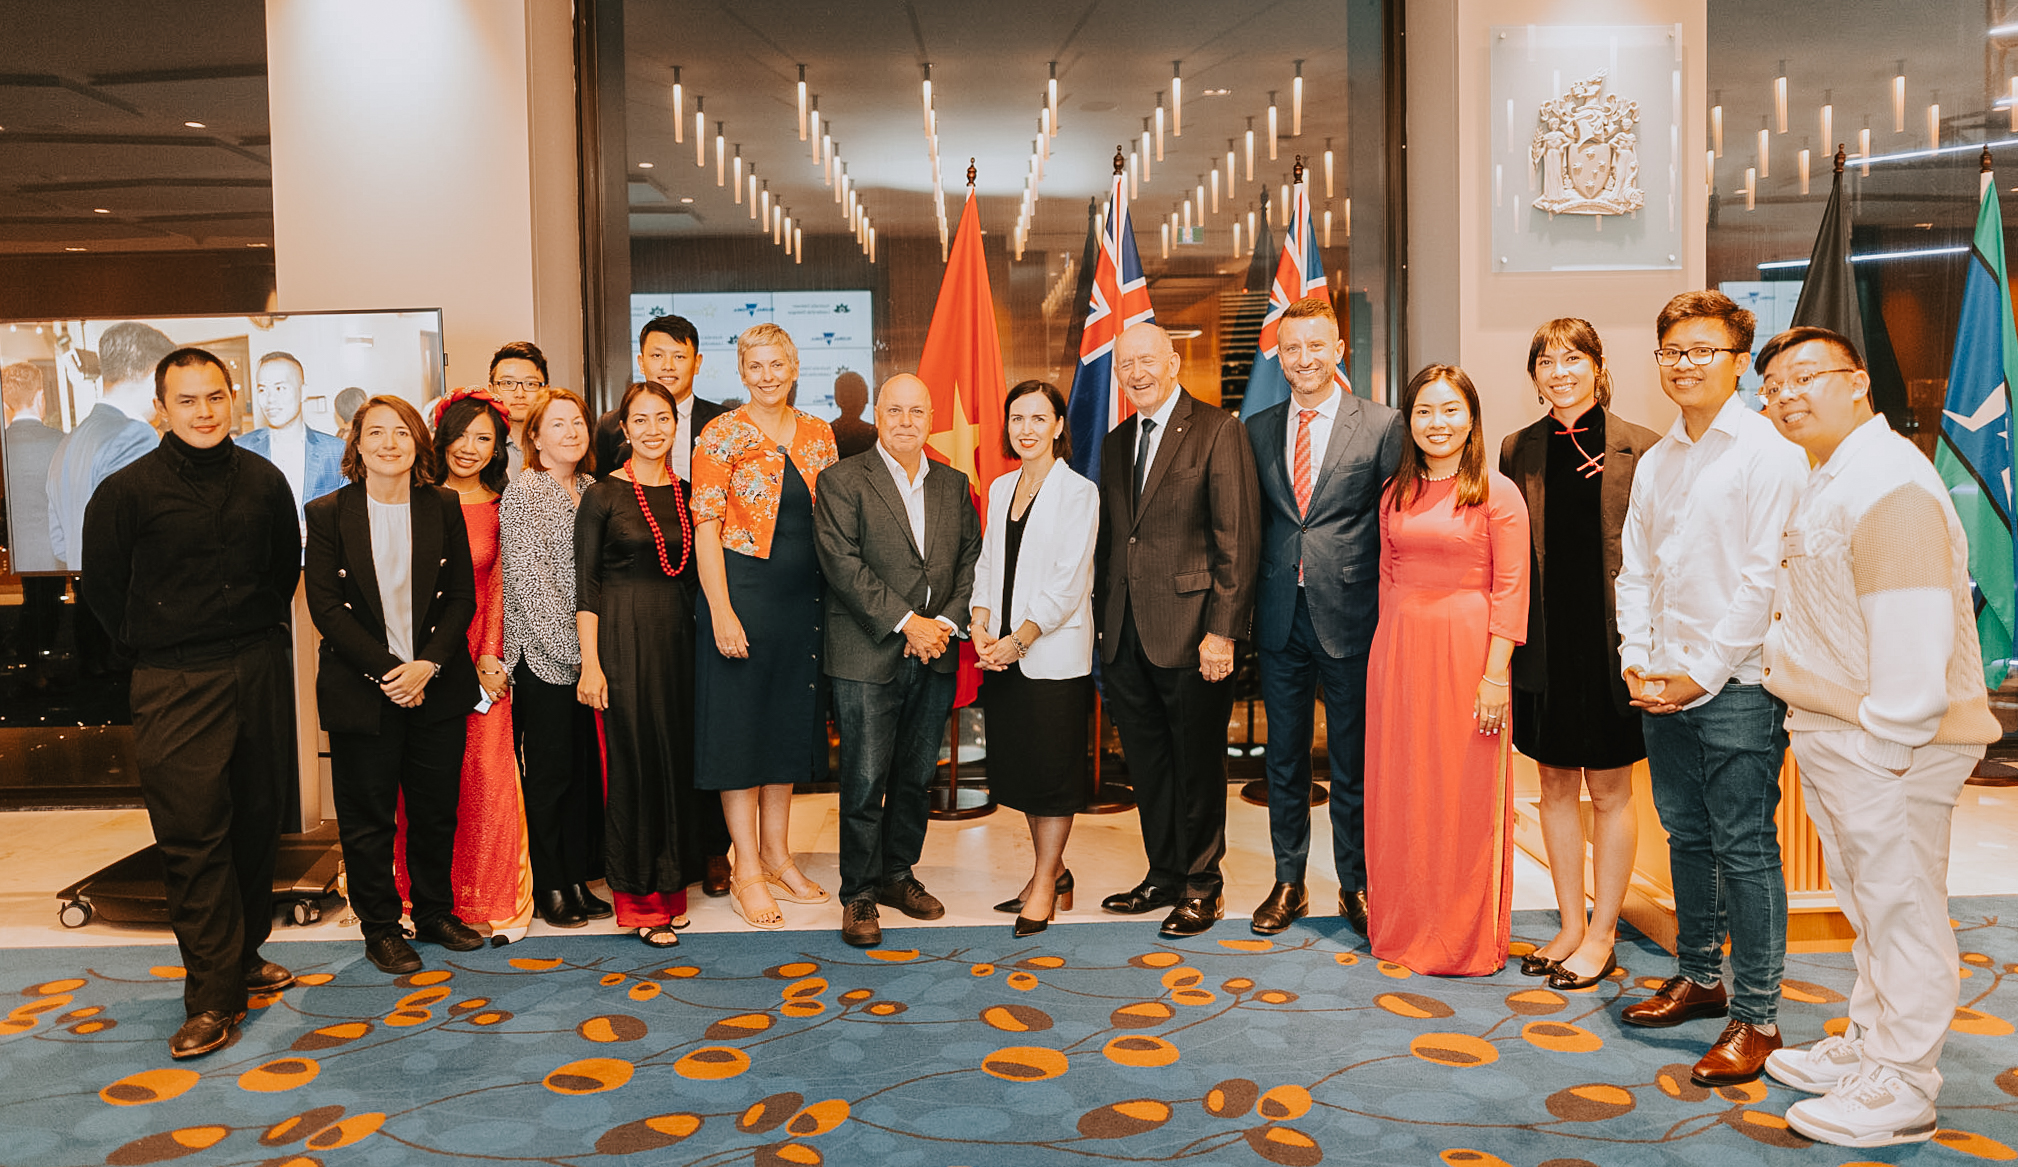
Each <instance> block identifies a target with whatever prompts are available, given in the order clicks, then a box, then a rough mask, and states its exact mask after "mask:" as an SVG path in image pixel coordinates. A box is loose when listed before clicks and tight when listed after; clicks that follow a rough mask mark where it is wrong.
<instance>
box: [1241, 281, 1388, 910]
mask: <svg viewBox="0 0 2018 1167" xmlns="http://www.w3.org/2000/svg"><path fill="white" fill-rule="evenodd" d="M1276 345H1277V351H1278V352H1280V353H1281V355H1282V372H1283V375H1284V376H1286V377H1288V378H1289V389H1290V400H1288V401H1284V402H1281V403H1280V404H1277V405H1272V406H1270V407H1268V408H1267V409H1264V410H1262V411H1261V412H1260V413H1257V414H1255V415H1254V417H1253V418H1252V419H1250V420H1249V421H1248V423H1247V436H1248V440H1249V441H1251V442H1252V443H1253V445H1254V464H1255V466H1256V467H1257V468H1258V469H1259V471H1260V475H1261V513H1262V521H1263V524H1264V528H1265V529H1264V531H1263V534H1262V562H1261V584H1260V588H1259V593H1260V594H1259V596H1258V597H1257V599H1256V601H1255V620H1254V623H1255V637H1254V643H1255V647H1256V648H1257V649H1259V650H1260V664H1261V701H1262V704H1263V706H1264V707H1265V708H1266V709H1267V710H1268V834H1269V843H1270V845H1271V847H1272V849H1273V850H1274V852H1275V887H1274V889H1273V890H1271V891H1270V892H1269V893H1268V898H1267V899H1266V900H1263V901H1262V903H1261V906H1260V907H1257V908H1256V909H1254V920H1253V924H1252V927H1253V929H1254V930H1255V931H1256V932H1258V933H1260V934H1262V935H1264V936H1266V935H1272V934H1274V933H1277V932H1280V931H1282V930H1283V929H1284V928H1287V927H1289V926H1290V925H1291V924H1292V923H1295V922H1296V920H1297V919H1299V918H1301V917H1302V916H1304V915H1306V914H1307V913H1308V912H1309V911H1310V895H1309V893H1308V892H1307V891H1306V890H1305V888H1304V883H1303V873H1304V866H1305V863H1306V860H1307V858H1308V856H1309V854H1310V740H1311V729H1312V717H1311V710H1312V705H1313V703H1314V702H1315V701H1316V699H1317V691H1318V688H1319V686H1320V685H1322V687H1323V689H1324V716H1325V752H1326V753H1327V754H1328V755H1329V756H1330V758H1331V857H1332V865H1333V869H1334V870H1335V871H1336V872H1337V874H1338V911H1339V914H1340V915H1342V916H1344V917H1345V918H1346V921H1347V922H1348V923H1350V924H1351V925H1352V926H1353V927H1354V928H1357V929H1359V931H1361V932H1362V933H1363V932H1365V931H1366V798H1365V783H1366V662H1367V652H1368V650H1369V649H1370V648H1371V647H1372V645H1373V629H1374V625H1375V624H1377V623H1378V622H1379V619H1380V492H1381V487H1382V484H1384V483H1385V482H1386V481H1387V479H1388V476H1389V475H1391V474H1393V473H1394V468H1395V464H1396V463H1397V462H1399V461H1400V459H1401V443H1402V442H1404V441H1406V440H1407V438H1406V436H1405V435H1404V434H1403V432H1402V425H1401V414H1399V413H1397V412H1396V411H1395V410H1394V409H1392V408H1390V407H1388V406H1386V405H1381V404H1379V403H1377V402H1373V401H1366V400H1363V399H1361V398H1358V397H1355V396H1353V395H1352V394H1351V393H1350V392H1346V391H1345V390H1344V389H1343V388H1342V387H1341V386H1340V385H1339V384H1337V383H1336V382H1335V381H1334V380H1333V375H1334V374H1335V373H1336V371H1337V369H1338V363H1339V361H1340V360H1341V359H1343V358H1344V356H1345V342H1344V341H1342V340H1340V339H1339V335H1338V317H1337V316H1336V315H1334V314H1333V313H1332V310H1331V304H1330V303H1329V302H1328V301H1326V300H1324V299H1322V298H1320V297H1315V296H1312V297H1307V298H1305V299H1302V300H1298V301H1296V302H1295V303H1293V304H1291V305H1290V306H1289V307H1288V308H1287V309H1285V310H1284V311H1283V313H1282V317H1281V321H1280V323H1279V324H1278V325H1277V332H1276Z"/></svg>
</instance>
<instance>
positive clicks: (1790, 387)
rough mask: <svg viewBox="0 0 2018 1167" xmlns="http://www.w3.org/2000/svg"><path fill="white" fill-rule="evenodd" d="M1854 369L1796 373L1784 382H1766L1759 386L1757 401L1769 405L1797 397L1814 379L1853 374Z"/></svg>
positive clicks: (1806, 389) (1804, 391)
mask: <svg viewBox="0 0 2018 1167" xmlns="http://www.w3.org/2000/svg"><path fill="white" fill-rule="evenodd" d="M1856 371H1857V370H1855V369H1816V370H1815V371H1814V372H1812V373H1796V374H1794V375H1793V376H1791V377H1789V378H1787V379H1786V380H1784V381H1767V382H1766V383H1765V384H1763V385H1760V386H1759V400H1760V401H1763V402H1765V403H1766V404H1767V405H1771V404H1772V403H1773V402H1775V401H1778V400H1780V399H1781V398H1782V397H1798V396H1800V395H1801V394H1804V393H1806V392H1807V391H1808V386H1810V385H1813V384H1814V383H1815V378H1817V377H1826V376H1828V375H1829V374H1830V373H1854V372H1856Z"/></svg>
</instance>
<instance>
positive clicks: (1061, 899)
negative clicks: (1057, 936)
mask: <svg viewBox="0 0 2018 1167" xmlns="http://www.w3.org/2000/svg"><path fill="white" fill-rule="evenodd" d="M1051 886H1052V889H1053V894H1054V895H1055V896H1056V897H1057V899H1056V901H1055V904H1056V906H1055V909H1054V911H1057V912H1069V911H1071V910H1072V872H1071V871H1069V870H1068V871H1066V872H1065V873H1064V874H1063V875H1060V876H1059V877H1058V882H1057V883H1055V884H1053V885H1051ZM995 910H996V911H998V912H1001V913H1003V914H1004V915H1009V916H1014V915H1020V914H1021V913H1022V911H1023V897H1022V896H1017V897H1016V898H1015V899H1013V900H1003V901H1002V902H1001V903H999V904H996V905H995ZM1037 931H1040V932H1041V931H1043V929H1042V928H1039V929H1037Z"/></svg>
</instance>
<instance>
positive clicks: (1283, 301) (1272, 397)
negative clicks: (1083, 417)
mask: <svg viewBox="0 0 2018 1167" xmlns="http://www.w3.org/2000/svg"><path fill="white" fill-rule="evenodd" d="M1324 294H1325V281H1324V258H1323V257H1322V256H1321V255H1319V254H1318V250H1317V232H1316V231H1315V230H1313V229H1312V225H1311V220H1310V188H1309V185H1308V184H1306V183H1303V182H1298V183H1297V184H1296V186H1295V188H1294V190H1293V191H1292V193H1291V194H1290V196H1289V233H1288V234H1286V235H1284V236H1283V237H1282V259H1281V261H1280V262H1278V263H1277V264H1276V265H1275V282H1274V283H1273V284H1270V285H1269V288H1268V315H1267V316H1265V317H1263V318H1262V321H1261V343H1260V345H1259V346H1258V347H1257V348H1256V350H1255V354H1254V369H1253V371H1252V372H1250V373H1249V374H1248V375H1247V392H1246V394H1245V395H1244V396H1242V398H1241V399H1240V416H1241V417H1242V418H1243V419H1246V418H1251V417H1253V416H1254V415H1255V414H1257V413H1260V412H1261V411H1262V410H1264V409H1267V408H1268V407H1269V406H1271V405H1274V404H1275V403H1276V402H1278V401H1284V400H1287V399H1288V397H1289V378H1287V377H1285V376H1283V375H1282V359H1281V357H1280V356H1278V355H1277V353H1276V350H1275V330H1276V327H1277V325H1279V324H1280V323H1281V321H1282V312H1283V309H1285V308H1288V307H1289V306H1290V305H1291V304H1293V303H1295V302H1296V301H1298V300H1301V299H1303V298H1304V297H1305V296H1322V295H1324ZM1331 377H1332V380H1333V381H1334V382H1336V383H1337V385H1338V387H1339V390H1340V391H1341V392H1345V393H1350V392H1352V385H1351V384H1350V383H1349V382H1347V381H1346V379H1345V373H1344V371H1343V370H1338V369H1334V370H1333V371H1332V374H1331ZM1075 440H1076V437H1075Z"/></svg>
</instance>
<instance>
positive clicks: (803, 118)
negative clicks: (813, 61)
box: [799, 65, 806, 142]
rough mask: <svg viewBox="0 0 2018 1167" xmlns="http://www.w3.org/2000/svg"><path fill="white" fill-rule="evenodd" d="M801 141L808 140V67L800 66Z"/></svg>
mask: <svg viewBox="0 0 2018 1167" xmlns="http://www.w3.org/2000/svg"><path fill="white" fill-rule="evenodd" d="M799 140H800V141H801V142H803V141H805V140H806V67H805V66H804V65H801V66H799Z"/></svg>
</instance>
